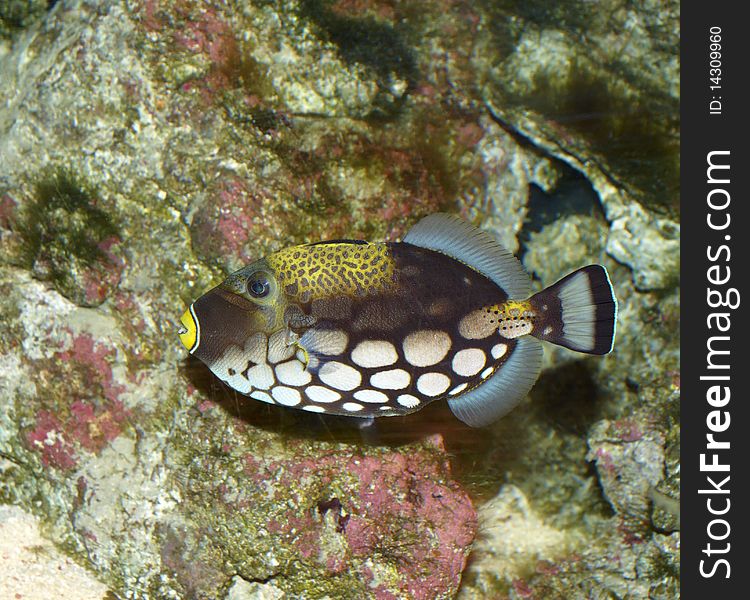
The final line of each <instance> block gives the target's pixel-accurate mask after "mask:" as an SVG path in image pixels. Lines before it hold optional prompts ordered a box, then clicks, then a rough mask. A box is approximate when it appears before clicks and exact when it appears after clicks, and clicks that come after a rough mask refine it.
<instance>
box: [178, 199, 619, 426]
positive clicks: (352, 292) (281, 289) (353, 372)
mask: <svg viewBox="0 0 750 600" xmlns="http://www.w3.org/2000/svg"><path fill="white" fill-rule="evenodd" d="M616 315H617V301H616V300H615V296H614V292H613V290H612V285H611V283H610V281H609V277H608V275H607V271H606V269H605V268H604V267H602V266H600V265H589V266H587V267H583V268H582V269H579V270H577V271H575V272H573V273H571V274H570V275H568V276H566V277H564V278H563V279H561V280H560V281H558V282H557V283H555V284H554V285H552V286H550V287H548V288H547V289H545V290H542V291H541V292H539V293H537V294H534V295H531V279H530V278H529V276H528V275H527V274H526V272H525V271H524V270H523V267H522V266H521V263H520V262H519V261H518V259H516V258H515V257H514V256H513V255H512V254H511V253H510V252H508V251H507V250H505V249H504V248H502V247H501V246H500V245H499V244H498V243H497V242H496V241H495V240H494V239H493V238H492V237H491V236H490V235H488V234H487V233H485V232H483V231H481V230H479V229H476V228H475V227H473V226H471V225H469V224H468V223H466V222H465V221H463V220H461V219H459V218H457V217H453V216H449V215H445V214H434V215H430V216H428V217H425V218H424V219H422V220H421V221H419V223H417V224H416V225H415V226H414V227H413V228H412V229H411V231H409V233H408V234H407V235H406V237H404V240H403V241H402V242H393V243H369V242H363V241H357V240H334V241H330V242H318V243H314V244H304V245H302V246H294V247H292V248H288V249H286V250H281V251H280V252H277V253H275V254H272V255H270V256H268V257H267V258H264V259H262V260H258V261H257V262H254V263H253V264H251V265H248V266H246V267H244V268H242V269H240V270H239V271H237V272H235V273H233V274H232V275H230V276H229V277H228V278H227V279H226V280H225V281H224V282H222V283H221V284H219V285H218V286H217V287H215V288H214V289H212V290H210V291H209V292H207V293H206V294H204V295H203V296H201V297H200V298H198V299H197V300H196V301H195V302H194V303H193V304H192V305H190V307H189V308H188V310H187V311H185V313H184V314H183V315H182V318H181V321H182V325H183V327H182V328H181V329H180V339H181V340H182V343H183V344H184V345H185V347H187V349H188V350H189V351H190V353H191V354H193V355H194V356H196V357H197V358H199V359H200V360H201V361H203V362H204V363H205V364H206V365H207V366H208V367H209V369H211V371H213V373H214V374H215V375H216V376H217V377H219V379H221V380H222V381H224V382H226V383H227V384H228V385H229V386H230V387H232V388H234V389H235V390H237V391H238V392H240V393H241V394H245V395H248V396H250V397H251V398H254V399H256V400H262V401H264V402H268V403H271V404H280V405H283V406H292V407H295V408H301V409H303V410H307V411H311V412H315V413H326V414H336V415H349V416H359V417H373V416H375V417H377V416H393V415H405V414H407V413H411V412H414V411H416V410H419V409H420V408H422V407H424V406H425V405H427V404H429V403H430V402H432V401H434V400H439V399H441V398H446V399H447V400H448V404H449V406H450V408H451V410H452V411H453V414H455V415H456V416H457V417H458V418H459V419H461V420H462V421H463V422H465V423H467V424H469V425H472V426H474V427H480V426H482V425H486V424H488V423H491V422H492V421H494V420H495V419H498V418H499V417H501V416H503V415H504V414H506V413H507V412H508V411H510V410H511V409H512V408H513V407H515V406H516V405H517V404H518V403H519V402H520V401H521V400H522V399H523V398H524V397H525V396H526V394H527V393H528V392H529V390H530V389H531V387H532V386H533V385H534V382H535V381H536V379H537V377H538V376H539V372H540V370H541V365H542V344H541V342H540V341H539V340H545V341H548V342H552V343H553V344H559V345H561V346H565V347H567V348H571V349H573V350H577V351H579V352H585V353H588V354H606V353H608V352H610V351H611V350H612V345H613V342H614V335H615V320H616Z"/></svg>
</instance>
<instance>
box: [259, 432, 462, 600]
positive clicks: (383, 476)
mask: <svg viewBox="0 0 750 600" xmlns="http://www.w3.org/2000/svg"><path fill="white" fill-rule="evenodd" d="M435 443H437V444H438V445H439V446H440V447H441V446H442V440H441V439H439V438H438V439H437V440H436V441H435ZM245 473H246V474H247V475H248V476H250V477H251V479H252V480H253V481H255V482H256V483H257V484H258V485H262V484H263V483H262V482H266V483H267V482H268V481H269V480H273V479H276V480H277V483H278V484H280V485H279V486H278V488H277V489H278V490H279V491H277V493H282V492H281V491H280V490H283V494H284V495H285V497H288V494H289V489H294V488H298V489H300V490H301V491H300V493H299V496H300V497H301V498H302V497H307V496H308V495H309V494H310V493H311V491H310V489H308V488H309V487H314V488H316V489H320V486H322V488H323V489H324V490H326V491H325V492H324V495H323V497H320V498H319V500H318V501H317V504H316V506H315V507H310V508H307V507H295V508H290V509H288V510H285V512H283V513H281V514H277V515H275V517H276V518H272V519H269V521H268V524H267V527H268V529H269V531H270V532H271V533H272V534H276V535H281V536H282V538H283V539H284V541H285V543H292V544H293V545H294V546H295V547H296V549H297V552H298V554H299V556H300V559H301V560H304V561H314V562H316V563H320V564H321V565H323V566H325V567H326V568H327V569H328V570H329V572H330V573H331V574H332V575H333V574H336V573H340V572H342V571H344V570H351V569H356V570H358V571H359V573H360V575H361V577H362V578H363V580H364V581H366V582H367V583H368V589H370V590H372V591H373V594H374V596H373V597H376V598H403V597H408V598H414V599H417V600H419V599H428V598H436V597H450V596H451V595H452V594H453V593H455V591H456V590H457V588H458V585H459V583H460V579H461V572H462V571H463V569H464V567H465V565H466V559H467V556H468V553H469V550H470V547H471V543H472V541H473V539H474V536H475V534H476V527H477V525H476V512H475V510H474V507H473V506H472V504H471V501H470V499H469V497H468V495H467V494H466V492H465V491H464V490H463V489H461V487H460V486H459V485H458V484H457V483H455V482H453V481H451V480H450V479H449V465H448V463H447V460H445V456H444V455H442V454H438V453H434V452H432V451H430V450H419V451H416V452H414V451H411V452H400V451H388V452H385V453H383V454H382V455H379V456H361V455H352V454H350V453H345V452H338V451H337V452H332V453H330V454H326V455H323V456H320V457H318V458H314V459H313V458H301V459H300V460H290V461H287V462H283V463H269V464H263V463H262V462H261V461H258V460H257V459H255V458H252V457H248V459H247V460H246V461H245ZM336 473H347V474H349V475H350V476H351V489H347V490H346V492H345V493H344V492H342V491H340V492H339V493H338V494H335V493H334V492H333V491H332V490H330V489H327V486H328V485H329V484H330V482H332V481H333V480H334V475H335V474H336ZM327 482H328V483H327ZM313 495H315V493H313ZM317 495H318V496H320V495H321V492H320V491H319V492H317ZM331 536H333V537H337V536H341V537H338V539H339V543H331V541H330V540H331ZM342 537H343V540H341V538H342ZM326 540H328V542H326ZM343 541H345V544H344V547H346V548H347V551H346V552H344V553H342V552H341V551H340V548H341V547H342V544H341V542H343ZM372 557H376V558H377V559H378V561H379V562H381V563H382V562H387V563H389V564H391V565H392V566H393V567H394V569H395V573H397V575H396V576H391V577H390V578H385V579H384V578H383V577H382V576H377V577H376V575H375V574H374V573H373V572H372V571H371V570H370V568H368V567H367V566H366V562H367V560H368V559H369V558H372Z"/></svg>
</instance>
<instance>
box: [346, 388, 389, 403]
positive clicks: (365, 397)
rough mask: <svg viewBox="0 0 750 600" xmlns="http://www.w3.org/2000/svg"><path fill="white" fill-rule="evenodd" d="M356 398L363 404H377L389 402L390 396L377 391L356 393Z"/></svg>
mask: <svg viewBox="0 0 750 600" xmlns="http://www.w3.org/2000/svg"><path fill="white" fill-rule="evenodd" d="M354 397H355V398H356V399H357V400H361V401H362V402H373V403H375V404H381V403H383V402H388V396H386V395H385V394H384V393H383V392H378V391H376V390H359V391H358V392H354Z"/></svg>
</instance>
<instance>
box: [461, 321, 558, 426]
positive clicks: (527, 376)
mask: <svg viewBox="0 0 750 600" xmlns="http://www.w3.org/2000/svg"><path fill="white" fill-rule="evenodd" d="M543 352H544V351H543V349H542V344H541V342H540V341H539V340H537V339H536V338H533V337H530V336H523V337H520V338H518V339H517V341H516V344H515V347H514V348H513V349H512V350H511V352H510V356H508V358H507V359H506V360H505V362H504V363H503V364H502V365H501V366H500V367H499V368H498V369H497V370H496V371H495V373H494V374H493V375H492V376H491V377H490V378H489V379H487V380H486V381H484V382H482V383H481V384H480V385H479V386H477V387H475V388H474V389H472V390H470V391H468V392H466V393H464V394H461V395H460V396H457V397H456V398H449V399H448V406H450V409H451V411H452V412H453V414H454V415H456V417H458V418H459V419H460V420H461V421H463V422H464V423H466V424H467V425H470V426H472V427H483V426H485V425H489V424H490V423H492V422H493V421H496V420H497V419H499V418H500V417H502V416H504V415H506V414H508V413H509V412H510V411H511V410H513V409H514V408H515V407H516V406H518V404H519V403H520V402H521V401H522V400H523V399H524V398H525V397H526V395H527V394H528V393H529V390H531V388H532V387H533V385H534V383H535V382H536V380H537V379H538V378H539V373H540V372H541V370H542V355H543Z"/></svg>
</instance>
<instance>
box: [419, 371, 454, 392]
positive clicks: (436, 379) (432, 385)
mask: <svg viewBox="0 0 750 600" xmlns="http://www.w3.org/2000/svg"><path fill="white" fill-rule="evenodd" d="M450 384H451V380H450V379H449V378H448V376H447V375H443V374H442V373H425V374H424V375H421V376H420V377H419V379H417V389H418V390H419V392H420V393H421V394H424V395H425V396H430V397H433V396H439V395H440V394H442V393H443V392H444V391H445V390H447V389H448V386H449V385H450Z"/></svg>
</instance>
